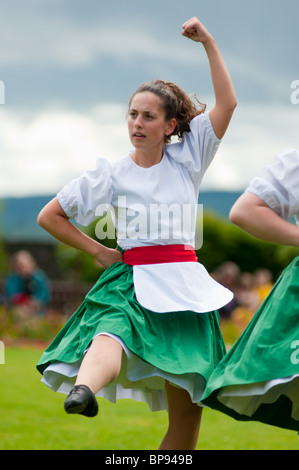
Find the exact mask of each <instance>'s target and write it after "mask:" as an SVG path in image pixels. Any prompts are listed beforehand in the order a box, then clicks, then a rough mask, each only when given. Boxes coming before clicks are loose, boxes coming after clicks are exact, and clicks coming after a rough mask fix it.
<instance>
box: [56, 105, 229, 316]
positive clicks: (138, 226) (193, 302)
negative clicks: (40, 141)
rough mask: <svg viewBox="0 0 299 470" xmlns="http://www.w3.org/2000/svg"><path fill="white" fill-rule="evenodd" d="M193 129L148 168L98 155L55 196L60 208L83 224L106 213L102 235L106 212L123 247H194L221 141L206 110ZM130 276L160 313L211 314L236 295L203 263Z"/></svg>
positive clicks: (140, 269)
mask: <svg viewBox="0 0 299 470" xmlns="http://www.w3.org/2000/svg"><path fill="white" fill-rule="evenodd" d="M190 128H191V131H190V132H188V133H185V134H184V139H183V141H182V142H175V143H172V144H167V145H165V146H164V149H163V157H162V159H161V161H160V162H159V163H158V164H157V165H153V166H151V167H150V168H143V167H141V166H139V165H137V164H136V163H135V162H134V160H133V159H132V158H131V156H130V155H131V154H129V155H126V156H125V157H123V158H121V159H119V160H118V161H116V162H112V163H109V162H108V161H107V160H105V159H102V158H99V159H98V160H97V164H96V168H95V169H94V170H91V171H87V172H85V173H84V174H83V175H82V176H80V177H79V178H77V179H75V180H73V181H71V182H70V183H68V184H67V185H66V186H65V187H64V188H63V189H62V190H61V191H60V192H59V193H58V195H57V197H58V200H59V202H60V204H61V207H62V209H63V210H64V212H65V213H66V215H67V216H68V217H69V218H75V220H76V221H77V222H78V223H79V224H81V225H85V226H86V225H89V224H90V223H91V222H93V221H95V220H97V219H99V217H100V216H101V215H104V217H103V218H102V219H100V220H99V222H98V223H97V224H96V236H97V237H98V238H99V239H100V240H101V239H103V238H104V237H105V236H109V230H110V229H111V227H109V219H108V217H107V216H106V212H107V211H108V212H109V213H110V214H111V217H112V219H111V220H112V221H113V224H114V225H115V228H116V233H117V243H118V245H119V246H120V247H121V248H123V249H125V250H126V249H130V248H133V247H137V246H148V245H166V244H188V245H192V246H193V247H195V244H196V230H195V229H196V216H197V208H198V194H199V187H200V183H201V181H202V178H203V175H204V174H205V172H206V170H207V168H208V166H209V165H210V163H211V162H212V160H213V158H214V155H215V154H216V151H217V149H218V146H219V144H220V140H218V139H217V137H216V135H215V133H214V130H213V127H212V125H211V121H210V118H209V114H202V115H200V116H197V117H196V118H194V119H193V120H192V121H191V123H190ZM114 225H113V229H114ZM105 230H106V233H105ZM112 232H113V235H114V230H112V231H111V233H112ZM215 248H216V247H215ZM133 279H134V287H135V293H136V297H137V300H138V301H139V302H140V303H141V304H142V305H143V306H144V307H146V308H148V309H150V310H153V311H156V312H161V313H163V312H172V311H184V310H192V311H195V312H208V311H211V310H215V309H218V308H220V307H222V306H223V305H225V304H227V303H228V302H230V300H231V299H232V297H233V294H232V293H231V292H230V291H229V290H228V289H226V288H224V287H223V286H221V285H220V284H218V283H217V282H216V281H214V279H212V278H211V277H210V275H209V274H208V272H207V271H206V269H205V268H204V266H203V265H202V264H200V263H198V262H191V263H190V262H182V263H166V264H151V265H142V266H134V267H133Z"/></svg>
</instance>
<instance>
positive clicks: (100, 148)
mask: <svg viewBox="0 0 299 470" xmlns="http://www.w3.org/2000/svg"><path fill="white" fill-rule="evenodd" d="M0 111H1V112H0V119H1V121H2V123H3V124H2V129H1V131H2V132H1V136H0V153H1V155H2V156H3V158H1V163H0V196H2V197H3V196H7V195H14V196H16V195H18V196H22V195H32V194H53V193H56V191H58V190H59V189H60V188H61V187H62V186H63V185H64V184H65V183H67V182H68V181H69V180H70V179H72V178H75V177H77V176H79V175H80V174H81V173H82V172H83V171H85V170H87V169H90V168H93V167H94V166H95V161H96V158H97V157H99V156H101V157H104V158H107V159H108V160H110V161H113V160H115V159H118V158H120V157H122V156H123V155H125V154H126V153H127V152H128V151H129V150H130V149H131V143H130V141H129V138H128V135H127V127H126V119H125V116H126V108H125V107H124V106H122V105H117V104H113V103H111V104H109V103H108V104H105V105H98V106H95V107H94V108H93V109H91V110H90V112H88V113H87V114H82V113H79V112H74V111H72V110H71V109H52V110H48V111H43V112H40V113H37V114H31V115H25V114H23V113H22V112H20V111H8V110H6V109H5V108H2V109H1V110H0ZM286 147H295V148H299V140H298V107H296V106H294V105H293V106H292V105H289V106H285V107H269V106H263V105H261V104H252V105H247V104H245V105H241V106H240V105H239V107H238V108H237V110H236V113H235V116H234V117H233V120H232V123H231V125H230V128H229V130H228V132H227V135H226V136H225V137H224V140H223V142H222V144H221V146H220V148H219V151H218V153H217V155H216V158H215V160H214V162H213V163H212V164H211V166H210V168H209V169H208V171H207V173H206V175H205V177H204V180H203V184H202V189H203V190H208V189H220V190H242V189H244V188H245V187H246V186H247V184H248V182H249V180H250V179H251V178H253V177H254V176H255V175H256V174H258V172H259V171H260V170H261V168H262V167H263V166H264V165H267V164H269V163H271V162H272V161H273V160H274V156H275V154H276V153H277V152H278V151H280V150H281V149H283V148H286Z"/></svg>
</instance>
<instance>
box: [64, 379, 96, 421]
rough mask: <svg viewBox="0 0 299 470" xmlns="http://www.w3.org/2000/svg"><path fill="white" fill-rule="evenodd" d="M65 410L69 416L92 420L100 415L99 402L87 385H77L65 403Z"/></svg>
mask: <svg viewBox="0 0 299 470" xmlns="http://www.w3.org/2000/svg"><path fill="white" fill-rule="evenodd" d="M64 409H65V411H66V412H67V413H69V414H80V415H84V416H88V417H89V418H92V417H93V416H96V415H97V414H98V402H97V400H96V397H95V396H94V394H93V393H92V391H91V390H90V388H88V387H87V386H86V385H75V386H74V388H73V389H72V391H71V393H70V394H69V395H68V397H67V399H66V400H65V402H64Z"/></svg>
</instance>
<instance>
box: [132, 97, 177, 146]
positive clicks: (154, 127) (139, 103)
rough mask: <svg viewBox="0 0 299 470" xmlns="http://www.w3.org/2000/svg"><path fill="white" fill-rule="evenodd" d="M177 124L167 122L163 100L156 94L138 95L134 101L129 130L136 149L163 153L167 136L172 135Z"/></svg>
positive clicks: (172, 120)
mask: <svg viewBox="0 0 299 470" xmlns="http://www.w3.org/2000/svg"><path fill="white" fill-rule="evenodd" d="M175 124H176V121H175V119H171V120H170V121H165V113H164V111H163V109H162V107H161V100H160V98H159V97H158V96H157V95H155V94H154V93H151V92H148V91H146V92H142V93H137V94H136V95H135V96H134V98H133V99H132V102H131V106H130V109H129V115H128V129H129V135H130V139H131V142H132V144H133V145H134V147H135V149H137V150H142V151H144V152H153V153H154V152H160V153H161V151H162V148H163V144H164V138H165V135H169V134H171V132H172V131H173V129H174V128H175Z"/></svg>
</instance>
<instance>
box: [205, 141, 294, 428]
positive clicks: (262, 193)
mask: <svg viewBox="0 0 299 470" xmlns="http://www.w3.org/2000/svg"><path fill="white" fill-rule="evenodd" d="M298 181H299V152H298V151H296V150H294V149H286V150H283V151H281V152H280V153H279V154H278V155H277V157H276V160H275V162H274V163H273V164H272V165H270V166H267V167H265V168H264V169H263V170H262V172H261V174H260V175H259V176H258V177H256V178H254V179H253V180H252V181H251V183H250V185H249V187H248V188H247V190H246V191H245V193H244V194H243V195H242V196H241V197H240V198H239V199H238V200H237V202H236V203H235V204H234V206H233V207H232V209H231V212H230V219H231V221H232V222H233V223H235V224H237V225H239V226H240V227H241V228H242V229H243V230H244V231H246V232H248V233H249V234H251V235H253V236H255V237H257V238H260V239H262V240H264V241H268V242H272V243H279V244H283V245H291V246H296V247H299V227H298V225H299V185H298ZM292 217H295V220H296V224H293V223H292V222H291V221H290V220H291V219H292ZM298 322H299V257H296V258H295V259H294V260H293V262H292V263H291V264H290V265H289V266H288V267H287V268H286V269H285V270H284V272H283V273H282V275H281V276H280V278H279V280H278V281H277V282H276V284H275V286H274V287H273V289H272V291H271V292H270V294H269V295H268V297H267V298H266V299H265V301H264V302H263V304H262V305H261V306H260V308H259V309H258V311H257V313H256V314H255V316H254V318H253V320H252V321H251V323H250V324H249V325H248V327H247V329H246V330H245V331H244V333H243V334H242V336H241V337H240V339H239V340H238V341H237V343H236V344H235V345H234V346H233V348H232V349H231V350H230V351H229V353H228V354H227V355H226V356H225V358H224V359H223V360H222V361H221V362H220V364H219V365H218V366H217V368H216V369H215V371H214V373H213V374H212V376H211V378H210V380H209V383H208V386H207V389H206V391H205V394H204V397H203V403H205V404H206V405H208V406H210V407H212V408H215V409H218V410H220V411H223V412H224V413H227V414H229V415H230V416H232V417H234V418H236V419H238V420H256V421H261V422H263V423H267V424H271V425H275V426H279V427H282V428H287V429H292V430H297V431H299V326H298Z"/></svg>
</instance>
